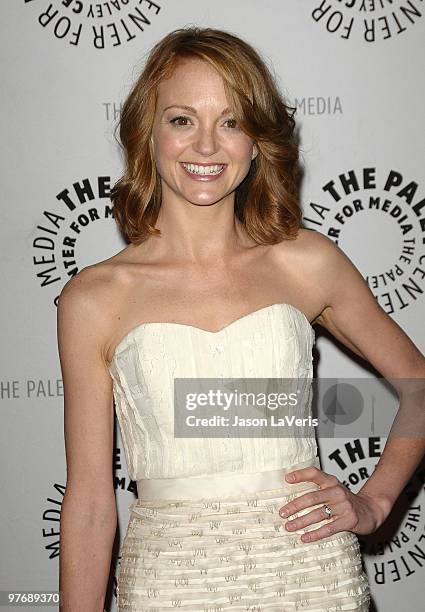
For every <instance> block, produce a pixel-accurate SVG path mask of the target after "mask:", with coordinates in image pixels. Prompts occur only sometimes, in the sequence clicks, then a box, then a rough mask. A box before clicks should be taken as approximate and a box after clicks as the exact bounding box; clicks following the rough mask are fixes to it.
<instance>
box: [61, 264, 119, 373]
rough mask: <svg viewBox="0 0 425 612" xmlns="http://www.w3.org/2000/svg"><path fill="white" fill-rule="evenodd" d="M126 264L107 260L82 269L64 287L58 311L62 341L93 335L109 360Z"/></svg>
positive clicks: (101, 352)
mask: <svg viewBox="0 0 425 612" xmlns="http://www.w3.org/2000/svg"><path fill="white" fill-rule="evenodd" d="M125 277H126V266H125V265H124V264H123V263H122V262H120V261H119V260H118V261H117V260H113V259H111V260H106V261H103V262H99V263H96V264H93V265H89V266H87V267H85V268H82V269H81V270H80V271H79V272H78V274H76V275H75V276H73V277H72V278H71V279H70V280H69V281H68V282H67V283H66V284H65V285H64V287H63V288H62V291H61V293H60V295H59V302H58V311H57V328H58V339H59V341H61V340H62V341H63V342H66V339H65V338H66V337H73V338H74V344H75V339H76V338H77V337H81V336H83V337H84V336H85V337H86V338H90V339H91V341H92V344H93V346H95V347H96V348H97V350H98V352H99V354H100V356H101V357H102V359H103V360H104V361H105V363H106V358H105V356H106V351H107V347H108V344H109V342H110V337H111V326H112V322H113V319H114V314H115V313H116V311H117V309H118V308H119V299H120V286H122V285H123V284H124V283H125Z"/></svg>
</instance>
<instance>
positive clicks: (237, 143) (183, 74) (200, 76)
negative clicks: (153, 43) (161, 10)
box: [152, 59, 257, 205]
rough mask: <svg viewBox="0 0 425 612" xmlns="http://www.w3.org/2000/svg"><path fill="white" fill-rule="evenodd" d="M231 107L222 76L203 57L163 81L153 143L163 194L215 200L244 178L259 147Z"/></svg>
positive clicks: (198, 201) (195, 201)
mask: <svg viewBox="0 0 425 612" xmlns="http://www.w3.org/2000/svg"><path fill="white" fill-rule="evenodd" d="M227 107H228V102H227V99H226V95H225V91H224V86H223V81H222V78H221V76H220V75H219V74H218V72H217V71H216V70H214V68H213V67H212V66H210V65H209V64H207V63H206V62H203V61H201V60H197V59H187V60H184V61H182V62H180V63H179V64H178V66H177V67H176V69H175V70H174V72H173V74H172V76H171V78H169V79H167V80H163V81H162V82H161V83H160V85H159V88H158V97H157V105H156V112H155V119H154V125H153V130H152V143H153V149H154V157H155V163H156V167H157V169H158V172H159V174H160V176H161V179H162V180H161V183H162V195H163V198H171V199H173V198H174V197H177V198H179V199H180V198H182V199H184V200H186V201H188V202H191V203H193V204H196V205H209V204H214V203H216V202H219V201H221V200H223V199H224V198H226V196H229V194H232V193H233V192H234V191H235V189H236V187H238V185H239V184H240V183H241V182H242V181H243V179H244V178H245V176H246V175H247V173H248V171H249V168H250V165H251V161H252V159H253V157H255V155H256V153H257V149H256V147H255V145H254V143H253V141H252V139H251V138H250V137H249V136H247V135H246V134H245V133H244V132H242V131H241V129H240V128H239V126H238V125H237V122H236V120H235V119H234V118H233V115H232V113H231V111H230V110H229V109H228V108H227ZM231 197H232V201H233V196H231Z"/></svg>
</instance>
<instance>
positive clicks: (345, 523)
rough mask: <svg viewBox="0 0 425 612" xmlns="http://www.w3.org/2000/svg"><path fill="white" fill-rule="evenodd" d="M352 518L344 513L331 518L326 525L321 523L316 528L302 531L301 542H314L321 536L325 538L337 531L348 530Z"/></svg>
mask: <svg viewBox="0 0 425 612" xmlns="http://www.w3.org/2000/svg"><path fill="white" fill-rule="evenodd" d="M352 525H353V522H352V519H351V518H350V517H349V516H348V515H347V514H345V515H344V516H341V517H339V518H336V519H331V521H330V522H329V523H326V525H322V526H321V527H319V528H318V529H312V530H311V531H308V532H307V533H303V535H302V536H301V541H302V542H315V541H316V540H321V539H322V538H327V537H329V536H331V535H333V534H335V533H338V532H339V531H350V530H351V529H352Z"/></svg>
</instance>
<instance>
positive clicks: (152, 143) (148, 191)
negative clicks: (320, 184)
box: [111, 29, 301, 244]
mask: <svg viewBox="0 0 425 612" xmlns="http://www.w3.org/2000/svg"><path fill="white" fill-rule="evenodd" d="M183 77H184V78H183ZM188 86H189V87H191V88H193V89H194V91H196V98H195V99H196V104H185V103H184V101H185V100H187V99H188V98H189V96H188V89H187V87H188ZM294 112H295V108H292V107H290V106H289V105H287V104H286V103H285V102H284V100H283V98H282V95H281V94H280V92H279V90H278V87H277V85H276V83H275V82H274V80H273V78H272V77H271V74H270V73H269V71H268V69H267V67H266V66H265V64H264V62H263V60H262V59H261V58H260V55H259V54H258V52H257V51H256V50H255V49H253V48H252V47H251V46H250V45H248V44H247V43H245V42H244V41H242V40H241V39H239V38H238V37H236V36H234V35H232V34H230V33H227V32H221V31H218V30H212V29H205V30H203V31H202V33H201V32H200V31H198V33H196V32H195V30H190V29H187V30H185V31H181V30H180V31H176V32H173V33H171V34H169V35H168V36H167V37H165V38H164V39H162V40H161V41H159V42H158V43H157V44H156V45H155V46H154V48H153V49H152V51H151V53H150V55H149V58H148V60H147V62H146V66H145V68H144V70H143V72H142V74H141V75H140V77H139V78H138V80H137V81H136V82H135V84H134V85H133V88H132V90H131V92H130V93H129V95H128V97H127V99H126V101H125V103H124V105H123V109H122V114H121V119H120V123H119V129H120V139H119V142H120V144H121V143H122V146H123V150H124V154H125V161H126V169H125V172H124V174H123V176H122V178H121V179H120V180H119V181H117V183H116V184H115V185H114V187H113V189H112V192H111V199H112V201H113V202H114V211H115V217H116V220H117V223H118V225H119V227H120V228H121V230H122V232H123V234H124V235H125V236H126V237H127V239H128V240H129V241H130V242H132V243H134V244H140V243H141V242H143V240H145V239H146V238H147V237H148V236H149V235H159V234H160V230H159V229H157V228H155V223H156V221H157V218H158V214H159V211H160V207H161V202H162V198H163V193H162V188H163V187H164V182H165V186H166V187H168V188H172V187H171V184H173V183H174V184H175V183H176V182H177V181H178V180H179V179H180V180H181V179H182V177H181V176H179V174H180V173H179V170H181V169H184V170H186V171H187V172H186V175H187V176H190V177H191V178H193V179H196V180H198V181H201V182H202V183H211V182H216V177H218V178H219V179H220V180H219V181H217V184H216V187H217V189H219V190H220V189H221V184H222V183H224V182H225V183H226V193H225V196H228V200H229V199H233V197H235V214H236V216H237V218H238V219H239V220H240V221H241V223H243V224H244V227H245V230H246V232H247V234H248V235H249V236H251V237H252V238H253V239H254V240H255V241H256V242H257V243H259V244H270V243H277V242H280V241H281V240H282V239H283V238H290V237H293V236H294V235H295V233H296V230H297V229H298V227H299V224H300V220H301V215H300V208H299V205H298V178H299V175H298V170H299V167H298V157H299V153H298V144H297V140H296V134H295V133H294V128H295V120H294V118H293V115H294ZM212 127H214V129H212ZM194 138H195V139H196V145H195V146H192V143H193V140H194ZM189 144H190V145H191V146H190V148H189V147H188V145H189ZM158 147H161V151H160V152H157V153H158V154H157V155H155V149H157V148H158ZM260 151H261V155H258V153H259V152H260ZM162 153H164V155H162ZM188 154H189V157H187V155H188ZM205 156H206V157H208V160H205ZM257 156H258V157H257ZM161 160H164V164H166V165H165V167H163V166H161V165H160V163H161ZM251 162H253V163H251ZM211 166H212V167H215V166H219V167H220V168H222V169H221V170H219V169H216V168H214V169H213V168H211ZM206 169H207V170H206ZM173 171H174V175H175V176H174V180H172V181H171V184H170V180H171V173H172V172H173ZM164 174H165V176H164ZM254 177H255V180H254ZM167 178H168V179H169V180H168V181H167ZM161 179H162V180H161ZM198 184H199V183H198ZM219 184H220V186H219ZM181 187H183V185H181ZM187 189H190V183H189V184H188V185H187ZM233 192H234V194H233ZM207 194H208V192H207V193H205V194H204V195H202V194H199V195H198V197H199V198H200V199H199V201H198V203H203V202H204V203H208V201H209V202H210V203H214V191H211V192H210V193H209V196H208V195H207ZM186 195H188V194H186ZM220 198H221V199H223V194H222V193H221V192H220ZM260 209H261V211H262V214H261V217H260V216H259V210H260Z"/></svg>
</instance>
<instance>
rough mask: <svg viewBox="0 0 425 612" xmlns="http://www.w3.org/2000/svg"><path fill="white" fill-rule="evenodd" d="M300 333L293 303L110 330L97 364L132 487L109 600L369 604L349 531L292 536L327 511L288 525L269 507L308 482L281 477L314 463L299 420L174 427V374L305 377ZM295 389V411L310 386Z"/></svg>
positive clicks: (127, 605)
mask: <svg viewBox="0 0 425 612" xmlns="http://www.w3.org/2000/svg"><path fill="white" fill-rule="evenodd" d="M314 340H315V333H314V330H313V328H312V326H311V325H310V323H309V321H308V319H307V317H306V316H305V314H304V313H302V312H301V311H300V310H298V309H297V308H296V307H294V306H292V305H291V304H285V303H281V304H272V305H270V306H265V307H263V308H261V309H259V310H256V311H254V312H251V313H250V314H248V315H246V316H244V317H241V318H240V319H237V320H236V321H233V322H232V323H230V324H229V325H227V326H226V327H225V328H223V329H221V330H220V331H218V332H210V331H207V330H203V329H200V328H197V327H194V326H191V325H184V324H179V323H166V322H158V323H142V324H141V325H138V326H137V327H135V328H133V329H132V330H130V332H129V333H128V334H127V335H126V336H125V337H124V338H123V339H122V340H121V342H120V343H119V344H118V346H117V347H116V349H115V352H114V356H113V358H112V361H111V363H110V365H109V370H110V373H111V377H112V379H113V390H114V399H115V409H116V413H117V418H118V421H119V425H120V430H121V435H122V440H123V445H124V451H125V456H126V461H127V466H128V471H129V475H130V477H131V478H132V479H133V480H135V481H137V490H138V498H137V499H136V500H135V501H134V502H133V503H132V504H131V506H130V519H129V523H128V526H127V530H126V534H125V537H124V540H123V544H122V548H121V561H120V567H119V573H118V588H117V591H118V596H117V605H118V609H119V611H120V612H123V611H133V612H135V611H137V612H142V611H143V612H144V611H149V612H153V611H156V612H163V611H165V610H176V609H177V610H185V611H186V610H191V611H196V612H213V611H214V612H219V611H228V610H232V611H237V612H241V611H244V612H247V611H251V612H252V611H258V612H260V611H263V610H264V611H266V610H267V611H279V612H282V611H294V610H302V611H309V612H312V611H315V612H319V611H320V612H325V611H326V612H336V611H340V610H359V611H366V610H369V603H370V589H369V583H368V580H367V577H366V574H365V572H364V569H363V566H362V559H361V554H360V547H359V542H358V539H357V537H356V535H355V534H354V533H352V532H349V531H344V532H339V533H337V534H334V535H332V536H329V537H326V538H324V539H321V540H318V541H316V542H311V543H304V542H302V541H300V536H301V535H302V534H303V533H305V532H306V531H309V530H311V529H316V528H318V527H319V526H320V525H321V524H322V523H323V524H325V523H326V522H327V519H325V520H324V521H323V522H322V523H315V524H314V525H311V526H308V527H306V528H304V529H299V530H296V531H294V532H289V531H287V530H285V519H282V518H281V517H280V516H279V509H280V508H281V507H282V506H283V505H284V504H285V503H287V502H288V501H289V500H291V499H294V498H295V497H297V496H300V495H302V494H303V493H305V492H306V491H308V490H312V489H316V488H317V485H314V483H298V484H296V485H290V484H288V483H286V482H285V480H284V473H285V472H286V471H291V470H292V469H296V468H297V467H305V466H309V465H316V466H317V467H320V462H319V458H318V457H317V444H316V439H315V435H314V430H312V429H311V428H309V426H308V425H306V428H305V435H301V436H300V435H297V436H296V437H290V438H282V437H262V438H246V437H245V438H243V437H239V438H214V437H210V438H208V437H202V438H177V437H174V379H175V378H215V379H221V378H300V379H301V378H302V379H306V380H307V383H308V384H310V383H311V379H312V376H313V370H312V360H313V358H312V348H313V344H314ZM305 397H307V398H308V401H306V402H305V405H304V406H303V416H305V417H306V418H308V417H309V416H312V415H311V393H310V394H308V393H307V394H305ZM306 422H307V421H306ZM315 507H319V506H313V507H310V508H309V509H308V510H304V511H300V512H299V513H298V516H302V515H303V514H305V513H307V512H309V511H311V509H312V508H315ZM294 516H297V515H293V516H292V517H290V519H292V518H294Z"/></svg>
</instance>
